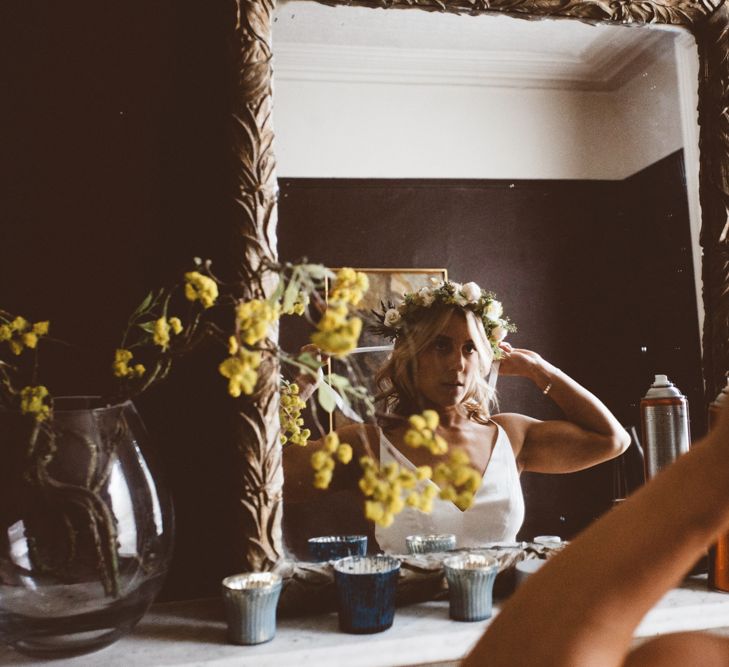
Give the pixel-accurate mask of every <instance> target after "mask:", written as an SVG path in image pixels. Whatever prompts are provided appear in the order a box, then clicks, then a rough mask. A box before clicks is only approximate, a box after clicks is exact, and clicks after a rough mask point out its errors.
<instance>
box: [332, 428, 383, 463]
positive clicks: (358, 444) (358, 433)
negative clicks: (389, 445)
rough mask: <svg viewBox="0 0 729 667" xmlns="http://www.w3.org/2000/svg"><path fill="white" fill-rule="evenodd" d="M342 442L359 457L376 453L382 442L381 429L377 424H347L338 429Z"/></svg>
mask: <svg viewBox="0 0 729 667" xmlns="http://www.w3.org/2000/svg"><path fill="white" fill-rule="evenodd" d="M337 435H338V436H339V441H340V442H347V443H349V444H350V445H352V447H353V448H354V449H355V452H356V453H357V455H358V456H364V455H365V454H370V453H371V452H370V451H368V450H372V451H375V450H376V449H377V445H378V444H379V442H380V428H379V427H378V426H376V425H375V424H347V425H346V426H342V427H341V428H338V429H337Z"/></svg>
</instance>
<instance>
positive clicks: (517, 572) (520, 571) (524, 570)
mask: <svg viewBox="0 0 729 667" xmlns="http://www.w3.org/2000/svg"><path fill="white" fill-rule="evenodd" d="M546 562H547V561H546V560H540V559H538V558H530V559H529V560H522V561H519V562H518V563H517V564H516V565H515V566H514V583H515V585H516V586H521V585H522V584H523V583H524V582H525V581H526V580H527V579H528V578H529V577H531V576H532V575H533V574H534V573H535V572H536V571H537V570H539V569H540V568H541V567H542V566H543V565H544V564H545V563H546Z"/></svg>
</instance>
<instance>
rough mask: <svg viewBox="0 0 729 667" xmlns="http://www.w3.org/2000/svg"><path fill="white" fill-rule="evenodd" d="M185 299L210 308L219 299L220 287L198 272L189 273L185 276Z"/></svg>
mask: <svg viewBox="0 0 729 667" xmlns="http://www.w3.org/2000/svg"><path fill="white" fill-rule="evenodd" d="M185 298H186V299H187V300H188V301H199V302H200V303H201V304H202V307H203V308H210V307H211V306H214V305H215V302H216V301H217V299H218V285H217V283H216V282H215V281H214V280H213V279H212V278H210V277H208V276H204V275H203V274H202V273H199V272H198V271H189V272H188V273H186V274H185Z"/></svg>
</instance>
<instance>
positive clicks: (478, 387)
mask: <svg viewBox="0 0 729 667" xmlns="http://www.w3.org/2000/svg"><path fill="white" fill-rule="evenodd" d="M422 313H423V314H422V316H421V317H420V318H418V319H417V320H416V321H415V322H413V323H412V324H410V325H408V328H407V330H405V331H403V332H402V334H401V335H399V336H398V337H397V339H396V340H395V347H394V349H393V351H392V353H391V354H390V356H389V358H388V360H387V361H386V362H385V364H384V366H383V367H382V368H381V369H380V370H379V371H378V373H377V376H376V378H375V381H376V384H377V389H378V392H379V393H378V395H377V396H376V400H378V401H384V404H385V408H386V410H387V412H388V413H390V414H393V415H398V416H404V417H406V416H409V415H411V414H413V413H415V412H421V411H422V410H423V407H424V406H423V405H422V399H421V398H420V395H419V393H418V390H417V389H416V387H415V374H416V372H417V363H418V362H417V358H418V355H419V354H420V353H421V352H423V350H425V349H426V348H427V347H428V346H429V345H430V344H431V343H432V342H433V340H434V339H435V337H436V336H438V335H439V334H440V333H441V332H442V331H443V329H444V328H445V326H446V324H447V323H448V321H449V320H450V318H451V317H453V316H456V315H457V316H460V317H464V318H465V320H466V324H467V326H468V330H469V333H470V334H471V339H472V340H473V343H474V346H475V347H476V353H477V354H478V359H479V373H477V374H476V376H475V379H474V380H473V381H472V382H471V386H468V387H466V395H465V397H464V399H463V406H464V407H465V408H466V410H467V412H468V416H469V417H470V418H472V419H475V420H476V421H482V422H485V421H488V419H489V416H490V414H491V408H495V407H496V392H495V391H494V390H492V389H491V387H490V386H489V384H488V381H487V375H488V372H489V370H490V368H491V363H492V362H493V358H494V353H493V350H492V349H491V345H490V344H489V341H488V338H487V336H486V331H485V330H484V327H483V323H482V322H481V321H480V319H479V318H478V317H477V316H476V315H474V313H473V312H472V311H470V310H468V309H464V308H460V307H459V306H456V305H443V306H435V307H431V308H427V309H423V311H422Z"/></svg>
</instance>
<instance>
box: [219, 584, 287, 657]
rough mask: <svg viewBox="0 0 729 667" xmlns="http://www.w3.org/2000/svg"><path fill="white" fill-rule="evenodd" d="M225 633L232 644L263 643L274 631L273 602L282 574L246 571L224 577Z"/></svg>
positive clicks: (279, 591)
mask: <svg viewBox="0 0 729 667" xmlns="http://www.w3.org/2000/svg"><path fill="white" fill-rule="evenodd" d="M222 589H223V602H224V605H225V616H226V620H227V622H228V636H229V638H230V641H231V642H233V643H234V644H262V643H263V642H267V641H270V640H271V639H273V637H274V635H275V634H276V605H277V604H278V598H279V595H280V594H281V576H280V575H278V574H275V573H273V572H248V573H245V574H234V575H232V576H230V577H226V578H225V579H223V583H222Z"/></svg>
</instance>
